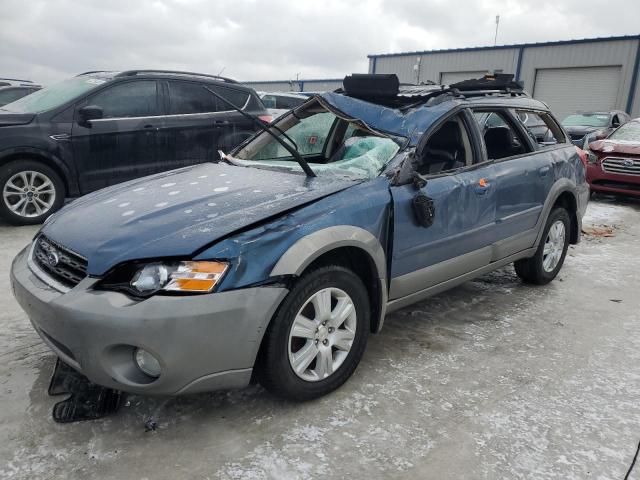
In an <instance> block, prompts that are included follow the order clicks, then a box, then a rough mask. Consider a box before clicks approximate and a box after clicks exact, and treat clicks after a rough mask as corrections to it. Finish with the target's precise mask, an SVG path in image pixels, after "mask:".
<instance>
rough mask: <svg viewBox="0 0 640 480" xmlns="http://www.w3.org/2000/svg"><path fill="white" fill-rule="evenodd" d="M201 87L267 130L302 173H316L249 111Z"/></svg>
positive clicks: (313, 174) (298, 153)
mask: <svg viewBox="0 0 640 480" xmlns="http://www.w3.org/2000/svg"><path fill="white" fill-rule="evenodd" d="M202 88H204V89H205V90H207V91H208V92H209V93H211V94H212V95H213V96H215V97H216V98H217V99H219V100H222V101H223V102H224V103H226V104H227V105H229V106H230V107H231V108H233V109H234V110H235V111H236V112H238V113H240V114H241V115H242V116H243V117H245V118H248V119H249V120H251V121H252V122H253V123H255V124H256V125H257V126H258V127H259V128H260V129H261V130H263V131H265V132H267V133H268V134H269V135H271V136H272V137H273V138H274V140H275V141H276V142H278V143H279V144H280V145H282V146H283V147H284V148H285V150H286V151H287V152H289V153H290V154H291V155H292V156H293V158H295V159H296V162H298V164H299V165H300V168H302V170H304V173H306V174H307V176H308V177H315V176H316V174H315V173H314V172H313V170H311V167H310V166H309V164H308V163H307V161H306V160H305V159H304V158H302V155H300V152H298V150H296V149H295V148H293V147H291V145H288V144H287V143H286V142H285V141H284V140H282V139H281V138H280V137H278V136H277V135H276V134H275V133H273V132H272V131H271V128H270V127H267V126H265V125H264V123H263V122H262V121H261V120H260V119H258V118H256V117H254V116H253V115H251V114H250V113H247V112H245V111H244V110H242V109H241V108H238V107H236V106H235V105H234V104H233V103H231V102H230V101H229V100H227V99H226V98H224V97H223V96H222V95H220V94H218V93H216V92H214V91H213V90H211V89H210V88H208V87H205V86H204V85H203V86H202Z"/></svg>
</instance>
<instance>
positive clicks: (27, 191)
mask: <svg viewBox="0 0 640 480" xmlns="http://www.w3.org/2000/svg"><path fill="white" fill-rule="evenodd" d="M0 192H1V193H0V194H1V197H0V216H1V217H2V218H4V219H5V220H7V221H8V222H9V223H12V224H13V225H36V224H39V223H42V222H44V221H45V220H46V219H47V217H48V216H49V215H51V214H52V213H53V212H55V211H56V210H58V209H60V207H62V205H63V203H64V197H65V189H64V184H63V182H62V179H61V178H60V176H59V175H58V174H57V173H56V172H55V171H54V170H53V169H52V168H50V167H48V166H47V165H44V164H43V163H40V162H38V161H34V160H17V161H14V162H11V163H7V164H6V165H3V166H2V167H0Z"/></svg>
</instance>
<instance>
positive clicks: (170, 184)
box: [160, 182, 176, 188]
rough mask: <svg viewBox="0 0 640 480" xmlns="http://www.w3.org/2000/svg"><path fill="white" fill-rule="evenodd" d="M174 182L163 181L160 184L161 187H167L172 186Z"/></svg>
mask: <svg viewBox="0 0 640 480" xmlns="http://www.w3.org/2000/svg"><path fill="white" fill-rule="evenodd" d="M175 184H176V182H172V183H163V184H162V185H160V186H161V187H162V188H168V187H173V186H174V185H175Z"/></svg>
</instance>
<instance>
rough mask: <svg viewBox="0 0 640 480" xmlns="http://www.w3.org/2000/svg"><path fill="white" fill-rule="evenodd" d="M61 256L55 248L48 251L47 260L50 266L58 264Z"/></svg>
mask: <svg viewBox="0 0 640 480" xmlns="http://www.w3.org/2000/svg"><path fill="white" fill-rule="evenodd" d="M59 261H60V258H59V257H58V253H57V252H56V251H55V250H49V252H48V253H47V262H49V266H50V267H52V268H53V267H55V266H57V265H58V262H59Z"/></svg>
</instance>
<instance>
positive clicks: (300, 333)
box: [288, 287, 357, 382]
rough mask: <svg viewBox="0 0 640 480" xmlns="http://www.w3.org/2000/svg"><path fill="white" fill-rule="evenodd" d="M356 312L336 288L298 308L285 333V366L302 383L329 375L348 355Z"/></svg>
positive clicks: (316, 295) (355, 324) (312, 297)
mask: <svg viewBox="0 0 640 480" xmlns="http://www.w3.org/2000/svg"><path fill="white" fill-rule="evenodd" d="M356 327H357V317H356V308H355V305H354V303H353V300H352V299H351V297H350V296H349V295H348V294H347V293H346V292H344V291H343V290H340V289H339V288H333V287H331V288H324V289H322V290H320V291H318V292H316V293H314V294H313V295H312V296H311V297H310V298H309V299H308V300H307V301H306V302H305V303H304V305H303V306H302V308H301V309H300V310H299V312H298V314H297V315H296V317H295V320H294V321H293V324H292V326H291V331H290V333H289V342H288V354H289V364H290V365H291V368H292V369H293V371H294V372H295V374H296V375H297V376H298V377H300V378H302V379H303V380H306V381H309V382H316V381H319V380H323V379H325V378H327V377H329V376H330V375H331V374H333V373H334V372H335V371H336V370H338V368H340V366H341V365H342V363H343V362H344V361H345V359H346V358H347V356H348V355H349V351H350V350H351V347H352V345H353V340H354V338H355V334H356Z"/></svg>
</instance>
